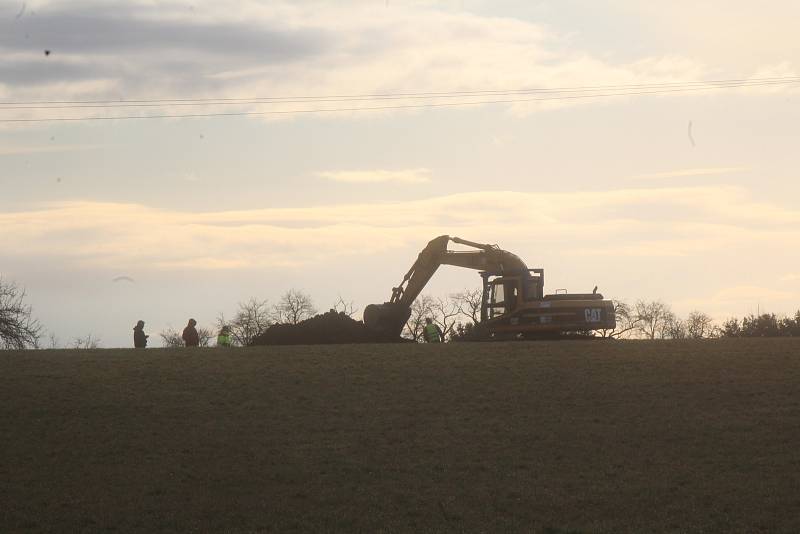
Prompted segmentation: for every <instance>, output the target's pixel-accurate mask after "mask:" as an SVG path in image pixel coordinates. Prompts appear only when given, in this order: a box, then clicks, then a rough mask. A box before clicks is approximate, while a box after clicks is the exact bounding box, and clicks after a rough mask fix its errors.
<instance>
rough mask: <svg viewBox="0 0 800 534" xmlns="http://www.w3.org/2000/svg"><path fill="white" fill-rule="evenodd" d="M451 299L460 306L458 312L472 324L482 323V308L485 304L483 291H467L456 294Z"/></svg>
mask: <svg viewBox="0 0 800 534" xmlns="http://www.w3.org/2000/svg"><path fill="white" fill-rule="evenodd" d="M450 298H451V299H452V300H453V301H454V302H455V303H456V305H457V306H458V312H459V313H460V314H461V315H463V316H464V317H465V318H467V319H468V320H470V321H472V324H478V323H479V322H481V306H482V304H483V290H481V289H465V290H463V291H460V292H458V293H454V294H453V295H451V296H450Z"/></svg>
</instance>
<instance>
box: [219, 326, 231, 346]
mask: <svg viewBox="0 0 800 534" xmlns="http://www.w3.org/2000/svg"><path fill="white" fill-rule="evenodd" d="M217 346H218V347H230V346H231V329H230V328H228V327H227V326H223V327H222V329H221V330H220V331H219V335H218V336H217Z"/></svg>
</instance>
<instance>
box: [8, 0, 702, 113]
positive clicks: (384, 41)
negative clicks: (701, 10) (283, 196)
mask: <svg viewBox="0 0 800 534" xmlns="http://www.w3.org/2000/svg"><path fill="white" fill-rule="evenodd" d="M8 24H9V26H8V31H0V53H2V54H3V58H4V60H3V62H2V63H0V80H2V82H0V94H1V95H4V96H3V98H4V99H5V100H11V101H13V100H52V95H58V99H59V100H76V99H87V98H89V99H108V100H119V99H148V98H149V99H153V98H156V99H167V98H172V99H185V98H204V97H213V98H241V97H245V98H247V97H264V96H268V97H274V96H287V95H288V96H301V95H302V96H306V95H354V94H385V93H408V92H414V93H419V92H442V91H457V90H476V89H477V90H483V89H494V90H508V89H517V88H523V87H564V86H575V85H597V84H598V83H601V84H630V83H652V82H664V81H676V80H693V79H697V78H702V77H704V75H705V74H706V69H705V67H704V66H703V65H702V64H701V63H699V62H697V61H694V60H692V59H688V58H686V57H677V56H654V57H645V58H641V59H639V60H637V61H633V62H627V63H619V62H616V63H615V62H613V61H611V60H609V59H606V58H604V57H602V56H599V55H593V53H592V52H591V51H588V50H574V49H571V48H570V47H569V46H568V45H567V44H566V43H567V41H565V40H564V38H563V37H562V36H561V35H559V34H557V33H555V32H553V31H552V30H551V29H549V28H547V27H544V26H542V25H540V24H535V23H531V22H526V21H523V20H516V19H511V18H503V17H497V16H480V15H476V14H472V13H469V12H453V11H448V10H445V9H440V8H437V7H436V4H434V3H428V4H427V5H426V4H425V3H421V4H420V3H411V4H404V5H398V6H393V8H392V9H385V6H384V5H383V4H382V3H380V2H377V3H374V4H365V3H346V4H340V3H335V4H333V3H323V2H303V3H300V2H288V1H275V2H268V3H262V2H256V1H244V2H240V3H238V4H237V9H230V8H229V7H228V6H227V4H225V3H219V2H212V1H210V0H197V1H196V2H194V3H193V9H190V8H189V6H187V4H186V3H184V2H177V1H173V2H159V3H157V4H154V3H152V2H149V1H144V0H142V1H129V2H115V3H114V4H113V5H111V4H108V3H103V2H86V1H80V0H76V1H73V2H69V3H66V2H41V5H39V7H38V9H37V14H36V16H35V17H32V16H31V17H25V18H23V19H22V20H20V21H17V22H15V23H12V22H9V23H8ZM26 35H29V36H30V38H26V37H25V36H26ZM31 39H33V41H32V40H31ZM32 42H36V43H41V46H40V47H37V48H34V49H32V46H31V43H32ZM45 46H46V47H47V48H48V49H51V50H53V53H52V54H51V55H50V56H48V57H45V56H44V55H43V54H41V51H40V50H39V48H42V47H45ZM460 100H467V101H474V100H476V98H462V99H460ZM477 100H481V99H477ZM425 101H426V102H445V101H449V102H453V101H459V99H452V98H451V99H445V98H443V97H437V98H430V97H428V98H427V99H426V100H425ZM414 103H419V100H414V99H410V100H409V99H400V100H395V99H392V100H385V101H380V102H378V103H377V104H378V105H385V104H390V105H392V104H414ZM576 103H577V101H559V102H530V103H517V104H513V105H511V106H509V108H510V109H511V110H513V112H515V113H527V112H530V111H532V110H537V109H548V108H552V107H559V106H565V105H575V104H576ZM373 104H374V103H373ZM360 105H364V102H358V101H355V102H354V101H349V102H345V103H342V102H328V103H316V104H313V105H310V104H309V103H308V102H305V101H303V100H302V99H300V101H299V102H293V103H291V104H281V105H276V104H271V105H265V104H259V105H256V104H247V105H230V104H228V105H222V104H217V105H214V106H208V105H205V106H203V107H196V106H191V107H189V106H183V107H179V106H175V105H172V106H167V105H163V106H158V107H157V108H153V107H149V108H145V109H146V110H147V111H150V112H152V111H153V110H154V109H158V110H160V111H161V112H170V113H174V112H177V111H182V112H186V111H187V110H192V111H196V110H202V111H205V112H208V111H209V110H212V111H237V110H286V109H299V108H302V109H308V108H312V107H318V108H337V107H353V106H356V107H357V106H360ZM385 112H388V111H385ZM7 113H10V112H6V113H5V114H7ZM109 113H114V114H122V115H129V114H136V113H144V111H143V110H142V108H123V109H115V110H114V111H113V112H109V111H107V110H104V109H102V108H100V109H97V108H80V109H74V108H70V109H58V110H21V109H20V110H17V111H15V112H14V116H15V117H37V116H39V117H40V116H53V115H57V116H66V117H70V116H86V115H109ZM5 114H4V115H5Z"/></svg>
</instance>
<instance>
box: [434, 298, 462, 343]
mask: <svg viewBox="0 0 800 534" xmlns="http://www.w3.org/2000/svg"><path fill="white" fill-rule="evenodd" d="M458 304H459V303H458V301H457V300H455V299H453V298H452V297H451V298H442V297H438V298H437V299H435V300H434V301H433V304H432V306H431V310H432V311H433V322H434V323H436V324H437V325H439V328H441V329H442V337H443V338H444V339H442V341H446V340H448V339H450V338H451V337H452V336H453V335H455V326H456V322H457V321H458V316H459V314H460V313H461V312H460V308H459V306H458Z"/></svg>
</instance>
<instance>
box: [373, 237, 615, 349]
mask: <svg viewBox="0 0 800 534" xmlns="http://www.w3.org/2000/svg"><path fill="white" fill-rule="evenodd" d="M451 241H452V242H453V243H456V244H459V245H466V246H468V247H472V248H474V249H476V250H468V251H455V250H448V245H449V243H450V242H451ZM440 265H455V266H457V267H464V268H466V269H475V270H477V271H480V275H481V278H482V279H483V298H482V301H481V315H480V318H481V320H480V322H479V323H478V324H477V325H475V326H476V332H477V337H478V338H479V339H489V340H503V339H530V338H534V339H535V338H542V337H552V336H558V335H561V334H563V333H568V332H588V331H591V330H601V329H613V328H614V327H615V326H616V319H615V314H614V305H613V303H612V302H611V301H610V300H603V295H601V294H600V293H597V287H595V288H594V291H593V292H592V293H580V294H574V293H573V294H567V293H557V294H554V295H545V294H544V269H529V268H528V266H527V265H525V262H523V261H522V260H521V259H520V258H519V257H518V256H516V255H515V254H512V253H511V252H508V251H505V250H502V249H501V248H499V247H498V246H497V245H486V244H481V243H475V242H473V241H467V240H466V239H460V238H458V237H450V236H447V235H442V236H439V237H437V238H435V239H433V240H432V241H431V242H430V243H428V245H427V246H426V247H425V248H424V249H423V250H422V252H420V253H419V257H418V258H417V261H415V262H414V265H412V266H411V269H409V271H408V273H406V275H405V277H403V281H402V282H400V285H398V286H397V287H395V288H393V289H392V297H391V299H390V300H389V302H385V303H383V304H370V305H369V306H367V307H366V308H365V309H364V324H365V325H366V326H368V327H370V328H372V329H373V330H376V331H379V332H381V333H383V334H385V335H387V336H394V337H396V336H399V335H400V334H401V332H402V330H403V326H404V325H405V324H406V322H407V321H408V319H409V317H410V316H411V304H412V303H413V302H414V300H415V299H416V298H417V297H418V296H419V294H420V293H421V292H422V290H423V288H424V287H425V285H426V284H427V283H428V281H429V280H430V279H431V277H432V276H433V275H434V273H435V272H436V270H437V269H438V268H439V266H440Z"/></svg>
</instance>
